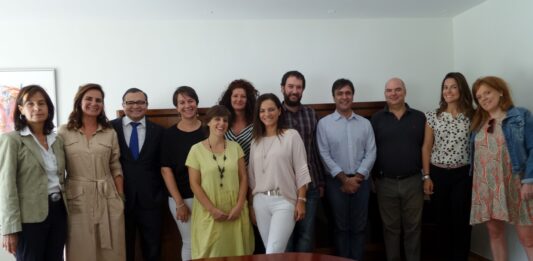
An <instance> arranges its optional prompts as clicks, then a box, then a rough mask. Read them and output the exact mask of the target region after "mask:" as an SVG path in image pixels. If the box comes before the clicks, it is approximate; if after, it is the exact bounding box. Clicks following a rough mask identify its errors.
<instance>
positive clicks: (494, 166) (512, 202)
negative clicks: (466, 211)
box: [470, 121, 533, 225]
mask: <svg viewBox="0 0 533 261" xmlns="http://www.w3.org/2000/svg"><path fill="white" fill-rule="evenodd" d="M487 127H488V125H487V124H486V126H484V127H483V128H481V130H480V131H479V132H478V133H477V134H476V137H475V154H474V174H473V175H474V180H473V188H472V211H471V212H470V224H472V225H473V224H479V223H483V222H486V221H489V220H491V219H497V220H502V221H506V222H509V223H511V224H517V225H532V224H533V200H527V201H523V200H522V199H521V198H520V186H521V183H520V178H521V177H520V176H521V175H513V174H512V166H511V158H510V156H509V151H508V150H507V144H506V143H505V137H504V135H503V131H502V128H501V121H496V123H495V125H494V132H493V133H488V132H487Z"/></svg>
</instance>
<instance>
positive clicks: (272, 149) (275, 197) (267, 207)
mask: <svg viewBox="0 0 533 261" xmlns="http://www.w3.org/2000/svg"><path fill="white" fill-rule="evenodd" d="M284 126H285V125H284V118H283V110H282V109H281V102H280V100H279V99H278V97H276V95H274V94H271V93H267V94H263V95H261V96H259V98H258V100H257V103H256V110H255V115H254V140H253V141H252V145H251V148H250V162H249V166H248V168H249V182H250V189H251V191H252V193H251V195H252V198H253V199H251V200H250V201H252V202H253V203H252V204H253V211H252V212H253V213H252V217H254V214H255V219H256V222H257V227H258V228H259V233H260V234H261V238H262V239H263V243H264V244H265V248H266V253H267V254H269V253H282V252H284V251H285V248H286V246H287V242H288V240H289V237H290V235H291V233H292V230H293V228H294V224H295V222H297V221H299V220H302V219H303V218H304V216H305V201H306V198H305V195H306V192H307V183H309V182H311V177H310V176H309V169H308V168H307V159H306V156H305V155H306V153H305V147H304V144H303V141H302V138H301V137H300V135H299V134H298V132H297V131H296V130H293V129H286V128H284Z"/></svg>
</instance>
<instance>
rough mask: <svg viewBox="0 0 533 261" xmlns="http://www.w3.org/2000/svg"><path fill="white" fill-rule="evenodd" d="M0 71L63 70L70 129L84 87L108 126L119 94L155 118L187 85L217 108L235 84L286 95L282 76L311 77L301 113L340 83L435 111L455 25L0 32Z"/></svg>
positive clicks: (124, 24) (157, 24)
mask: <svg viewBox="0 0 533 261" xmlns="http://www.w3.org/2000/svg"><path fill="white" fill-rule="evenodd" d="M0 32H2V41H0V57H1V58H0V67H54V68H57V89H58V110H59V120H60V122H61V123H65V121H66V119H67V117H68V113H69V112H70V110H71V109H72V98H73V96H74V93H75V92H76V90H77V87H78V86H79V85H81V84H82V83H87V82H96V83H100V84H102V86H103V87H104V89H105V91H106V92H107V97H106V108H107V113H108V116H109V117H110V118H114V111H115V110H116V109H119V108H120V99H121V96H122V93H123V92H124V91H125V90H126V89H127V88H129V87H132V86H135V87H139V88H141V89H144V90H146V91H147V93H148V95H149V98H150V102H151V108H171V107H172V102H171V98H170V97H171V94H172V92H173V91H174V90H175V88H176V87H178V86H180V85H184V84H185V85H190V86H192V87H194V88H195V89H196V90H197V92H198V94H199V96H200V106H211V105H213V104H214V103H215V102H216V101H217V100H218V98H219V96H220V93H221V92H222V91H223V89H224V88H225V87H226V86H227V84H228V83H229V82H230V81H232V80H233V79H236V78H245V79H248V80H250V81H252V82H253V83H254V84H255V85H256V88H258V89H259V90H260V91H261V92H263V93H264V92H274V93H276V94H279V82H280V79H281V76H282V74H283V73H284V72H285V71H287V70H291V69H297V70H300V71H301V72H303V73H304V74H305V75H306V78H307V81H308V88H306V93H305V94H304V100H303V102H304V103H324V102H332V99H331V95H330V89H331V84H332V83H333V81H334V80H335V79H337V78H340V77H347V78H349V79H351V80H353V81H354V83H355V85H356V98H355V99H356V100H358V101H362V100H365V101H371V100H383V86H384V83H385V81H386V80H387V79H388V78H390V77H392V76H400V77H402V78H404V80H405V81H406V83H407V85H408V102H410V103H411V105H412V106H415V107H418V108H420V109H422V110H427V109H429V108H433V107H435V106H436V104H437V101H438V95H437V94H435V91H436V90H437V89H438V88H439V85H440V81H441V78H442V77H443V75H444V74H445V73H446V72H448V71H450V70H452V69H453V42H452V39H453V38H452V21H451V19H448V18H440V19H353V20H247V21H143V20H141V19H140V20H136V21H97V22H89V21H29V22H21V21H12V22H0Z"/></svg>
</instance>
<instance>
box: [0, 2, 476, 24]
mask: <svg viewBox="0 0 533 261" xmlns="http://www.w3.org/2000/svg"><path fill="white" fill-rule="evenodd" d="M484 1H485V0H0V20H4V21H5V20H94V19H106V20H107V19H111V20H115V19H118V20H131V19H135V20H191V19H194V20H196V19H199V20H205V19H236V20H240V19H345V18H398V17H453V16H456V15H458V14H460V13H462V12H464V11H466V10H468V9H470V8H472V7H474V6H476V5H478V4H480V3H482V2H484Z"/></svg>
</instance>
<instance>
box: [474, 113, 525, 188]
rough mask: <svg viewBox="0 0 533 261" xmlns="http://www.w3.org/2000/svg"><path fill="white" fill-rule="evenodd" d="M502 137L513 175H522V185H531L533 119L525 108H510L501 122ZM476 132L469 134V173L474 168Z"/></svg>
mask: <svg viewBox="0 0 533 261" xmlns="http://www.w3.org/2000/svg"><path fill="white" fill-rule="evenodd" d="M502 130H503V135H504V136H505V143H506V144H507V150H508V151H509V157H510V158H511V166H512V169H513V174H514V175H519V174H520V173H524V176H523V177H522V183H533V117H532V116H531V112H530V111H529V110H527V109H525V108H520V107H511V108H510V109H509V110H508V111H507V115H506V116H505V119H503V121H502ZM476 134H477V132H476V131H473V132H472V133H471V134H470V151H471V152H472V153H470V163H471V165H470V166H471V171H470V174H472V170H473V169H472V168H473V166H474V164H473V162H474V153H475V151H474V148H475V144H474V142H475V138H476Z"/></svg>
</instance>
